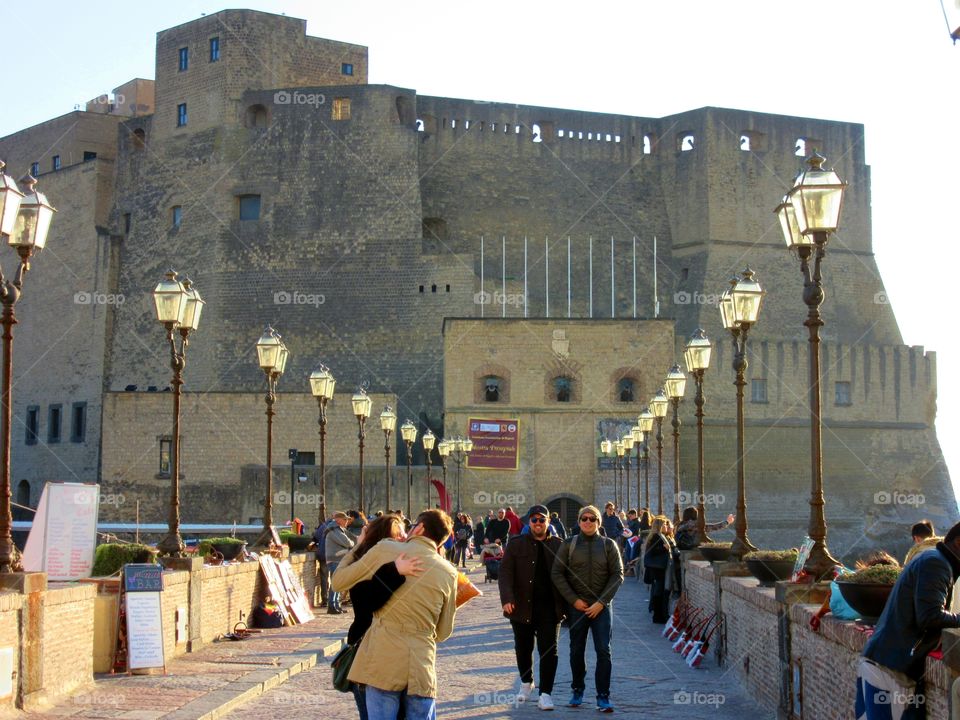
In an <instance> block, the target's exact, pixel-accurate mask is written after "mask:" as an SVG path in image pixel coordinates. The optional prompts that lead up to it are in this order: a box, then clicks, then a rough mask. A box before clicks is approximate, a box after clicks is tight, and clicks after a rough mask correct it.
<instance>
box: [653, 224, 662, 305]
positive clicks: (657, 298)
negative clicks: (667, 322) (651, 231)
mask: <svg viewBox="0 0 960 720" xmlns="http://www.w3.org/2000/svg"><path fill="white" fill-rule="evenodd" d="M653 316H654V317H655V318H658V317H660V296H659V295H658V294H657V236H656V235H654V236H653Z"/></svg>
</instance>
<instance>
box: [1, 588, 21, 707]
mask: <svg viewBox="0 0 960 720" xmlns="http://www.w3.org/2000/svg"><path fill="white" fill-rule="evenodd" d="M23 603H24V596H23V595H21V594H19V593H12V592H4V593H0V649H5V648H12V649H13V667H14V668H17V667H19V665H20V641H19V637H20V633H21V632H22V628H21V626H20V610H21V608H22V607H23ZM14 688H16V681H14ZM15 699H16V692H14V693H13V694H11V695H0V711H3V710H8V709H10V708H12V707H13V706H14V700H15Z"/></svg>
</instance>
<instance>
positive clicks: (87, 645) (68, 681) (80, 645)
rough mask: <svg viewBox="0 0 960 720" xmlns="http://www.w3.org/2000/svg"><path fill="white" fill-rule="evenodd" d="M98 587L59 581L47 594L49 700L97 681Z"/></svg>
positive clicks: (45, 694)
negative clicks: (95, 618) (95, 612)
mask: <svg viewBox="0 0 960 720" xmlns="http://www.w3.org/2000/svg"><path fill="white" fill-rule="evenodd" d="M96 595H97V589H96V588H95V587H92V586H90V585H76V584H74V583H56V584H53V585H50V586H49V588H48V589H47V591H46V592H45V593H44V595H43V610H42V612H43V623H42V636H43V654H42V657H43V688H42V690H40V691H39V692H38V693H34V695H35V696H37V697H36V699H38V700H43V701H47V700H50V699H52V698H54V697H59V696H61V695H66V694H67V693H70V692H72V691H73V690H75V689H76V688H78V687H81V686H83V685H86V684H87V683H90V682H92V681H93V606H94V598H95V597H96Z"/></svg>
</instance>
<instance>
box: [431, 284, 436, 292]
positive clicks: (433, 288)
mask: <svg viewBox="0 0 960 720" xmlns="http://www.w3.org/2000/svg"><path fill="white" fill-rule="evenodd" d="M436 291H437V286H436V285H431V286H430V292H432V293H435V292H436Z"/></svg>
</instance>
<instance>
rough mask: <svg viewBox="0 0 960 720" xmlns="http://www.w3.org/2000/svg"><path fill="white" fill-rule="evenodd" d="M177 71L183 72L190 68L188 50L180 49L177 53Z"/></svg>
mask: <svg viewBox="0 0 960 720" xmlns="http://www.w3.org/2000/svg"><path fill="white" fill-rule="evenodd" d="M177 58H178V61H177V69H178V70H179V71H180V72H183V71H184V70H186V69H187V68H188V67H189V66H190V50H189V48H185V47H184V48H180V50H179V51H178V53H177Z"/></svg>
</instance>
